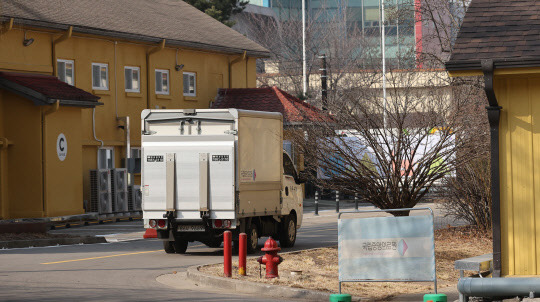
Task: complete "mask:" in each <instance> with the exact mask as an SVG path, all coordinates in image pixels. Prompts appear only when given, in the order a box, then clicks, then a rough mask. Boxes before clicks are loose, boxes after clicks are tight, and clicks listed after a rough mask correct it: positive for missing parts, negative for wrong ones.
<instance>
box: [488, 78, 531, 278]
mask: <svg viewBox="0 0 540 302" xmlns="http://www.w3.org/2000/svg"><path fill="white" fill-rule="evenodd" d="M494 84H495V94H496V96H497V100H498V102H499V105H500V106H502V110H501V121H500V135H499V142H500V161H499V163H500V173H501V174H500V175H501V247H502V268H503V271H502V274H503V275H538V274H540V262H539V261H538V260H539V259H540V240H538V239H537V238H539V236H540V74H529V75H521V76H520V75H508V76H496V78H495V83H494ZM537 221H538V222H537Z"/></svg>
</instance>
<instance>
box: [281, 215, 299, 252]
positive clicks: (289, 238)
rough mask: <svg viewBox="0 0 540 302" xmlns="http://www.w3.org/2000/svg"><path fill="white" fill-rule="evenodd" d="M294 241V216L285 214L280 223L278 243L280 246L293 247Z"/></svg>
mask: <svg viewBox="0 0 540 302" xmlns="http://www.w3.org/2000/svg"><path fill="white" fill-rule="evenodd" d="M295 242H296V216H294V215H287V216H286V217H285V219H283V224H282V225H281V233H280V234H279V243H280V244H281V247H293V246H294V243H295Z"/></svg>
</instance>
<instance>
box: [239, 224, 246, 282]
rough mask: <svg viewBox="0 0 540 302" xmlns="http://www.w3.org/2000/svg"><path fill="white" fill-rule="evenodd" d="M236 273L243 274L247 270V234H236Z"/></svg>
mask: <svg viewBox="0 0 540 302" xmlns="http://www.w3.org/2000/svg"><path fill="white" fill-rule="evenodd" d="M238 242H239V244H238V274H239V275H240V276H245V275H246V272H247V267H246V254H247V235H246V233H241V234H240V235H239V236H238Z"/></svg>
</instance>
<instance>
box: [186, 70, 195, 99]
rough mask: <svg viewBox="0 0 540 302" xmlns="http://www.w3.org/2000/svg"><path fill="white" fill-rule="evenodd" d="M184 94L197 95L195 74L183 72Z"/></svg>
mask: <svg viewBox="0 0 540 302" xmlns="http://www.w3.org/2000/svg"><path fill="white" fill-rule="evenodd" d="M184 95H185V96H197V74H196V73H194V72H184Z"/></svg>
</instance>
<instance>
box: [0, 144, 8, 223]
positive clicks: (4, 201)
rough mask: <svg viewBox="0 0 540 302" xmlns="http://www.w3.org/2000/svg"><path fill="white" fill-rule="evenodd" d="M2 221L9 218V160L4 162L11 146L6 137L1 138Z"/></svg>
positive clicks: (0, 188) (0, 199)
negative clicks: (6, 170)
mask: <svg viewBox="0 0 540 302" xmlns="http://www.w3.org/2000/svg"><path fill="white" fill-rule="evenodd" d="M0 143H1V144H0V219H6V217H9V215H8V212H9V207H8V199H7V190H8V188H7V185H6V180H7V178H5V177H4V176H5V169H6V163H7V160H5V161H4V155H5V157H6V158H7V149H8V147H9V145H10V141H9V140H8V139H7V138H5V137H0Z"/></svg>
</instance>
